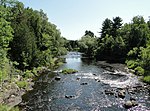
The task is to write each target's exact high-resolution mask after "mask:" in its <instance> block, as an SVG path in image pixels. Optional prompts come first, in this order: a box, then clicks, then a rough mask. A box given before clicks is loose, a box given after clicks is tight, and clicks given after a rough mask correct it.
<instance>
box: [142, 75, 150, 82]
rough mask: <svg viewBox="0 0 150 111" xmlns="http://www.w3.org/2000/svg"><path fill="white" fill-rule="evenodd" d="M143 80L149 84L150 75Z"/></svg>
mask: <svg viewBox="0 0 150 111" xmlns="http://www.w3.org/2000/svg"><path fill="white" fill-rule="evenodd" d="M143 81H144V82H146V83H148V84H150V76H145V77H144V78H143Z"/></svg>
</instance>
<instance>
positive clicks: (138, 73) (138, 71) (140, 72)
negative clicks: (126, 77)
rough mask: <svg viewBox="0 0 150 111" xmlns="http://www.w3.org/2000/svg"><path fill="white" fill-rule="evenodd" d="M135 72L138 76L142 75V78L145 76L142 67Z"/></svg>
mask: <svg viewBox="0 0 150 111" xmlns="http://www.w3.org/2000/svg"><path fill="white" fill-rule="evenodd" d="M134 70H135V72H136V74H137V75H140V76H142V75H144V69H143V68H142V67H140V66H138V67H136V68H135V69H134Z"/></svg>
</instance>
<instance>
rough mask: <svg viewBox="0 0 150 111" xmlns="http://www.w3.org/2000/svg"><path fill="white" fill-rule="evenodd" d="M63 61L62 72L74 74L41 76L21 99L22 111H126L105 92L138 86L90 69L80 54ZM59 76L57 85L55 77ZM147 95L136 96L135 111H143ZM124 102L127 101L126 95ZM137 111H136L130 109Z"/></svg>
mask: <svg viewBox="0 0 150 111" xmlns="http://www.w3.org/2000/svg"><path fill="white" fill-rule="evenodd" d="M65 57H66V63H65V64H64V65H62V66H61V67H60V68H59V69H58V70H62V69H64V68H72V69H76V70H78V71H79V72H78V73H76V74H70V75H63V74H55V73H50V74H44V75H42V76H41V77H39V79H38V81H37V82H36V83H35V86H34V90H32V91H30V92H28V93H27V94H26V95H24V97H23V100H24V103H25V104H26V106H25V110H26V111H127V110H126V109H125V108H124V107H123V102H124V101H123V100H122V99H120V98H116V97H115V96H112V95H106V94H105V90H108V89H111V88H112V87H113V88H114V89H116V90H117V87H122V86H127V85H132V84H133V83H136V82H138V80H137V78H136V77H135V78H133V77H131V76H130V74H129V75H127V74H125V73H123V72H116V73H110V72H107V71H106V70H104V69H102V68H100V67H98V66H96V65H94V62H92V61H91V60H89V59H88V58H84V59H83V58H82V59H81V57H82V56H81V54H80V53H77V52H71V53H69V54H68V55H66V56H65ZM58 75H59V76H60V77H61V79H60V80H59V81H57V80H55V79H54V78H55V76H58ZM145 96H148V97H149V95H148V92H147V91H145V92H140V93H136V99H137V100H138V101H142V102H141V103H140V105H139V107H137V108H139V110H143V111H144V110H146V109H147V107H148V106H149V103H150V100H149V99H148V98H145ZM125 99H128V95H127V97H126V98H125ZM134 110H135V111H136V110H137V109H136V108H135V109H134Z"/></svg>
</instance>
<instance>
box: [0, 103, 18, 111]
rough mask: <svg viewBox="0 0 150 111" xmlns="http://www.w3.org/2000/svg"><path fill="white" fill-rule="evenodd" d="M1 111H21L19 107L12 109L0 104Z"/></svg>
mask: <svg viewBox="0 0 150 111" xmlns="http://www.w3.org/2000/svg"><path fill="white" fill-rule="evenodd" d="M0 111H19V108H18V107H13V108H10V107H9V106H7V105H4V104H0Z"/></svg>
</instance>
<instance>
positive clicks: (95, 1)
mask: <svg viewBox="0 0 150 111" xmlns="http://www.w3.org/2000/svg"><path fill="white" fill-rule="evenodd" d="M19 1H20V2H23V3H24V5H25V7H30V8H33V9H35V10H40V9H42V10H43V11H44V12H45V13H46V14H47V16H48V18H49V22H51V23H53V24H55V25H56V26H57V29H59V30H60V31H61V35H62V36H63V37H65V38H67V39H68V40H79V39H80V38H81V37H82V36H83V35H84V33H85V31H86V30H90V31H92V32H93V33H94V34H95V35H96V36H100V34H99V33H98V32H100V31H101V27H102V23H103V21H104V20H105V19H106V18H109V19H111V20H112V19H113V17H117V16H119V17H121V18H122V19H123V23H129V22H131V20H132V18H133V17H134V16H137V15H141V16H143V17H144V18H145V20H148V19H149V18H148V17H149V16H150V13H149V11H150V6H149V5H150V0H19Z"/></svg>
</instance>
